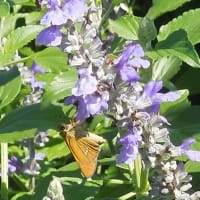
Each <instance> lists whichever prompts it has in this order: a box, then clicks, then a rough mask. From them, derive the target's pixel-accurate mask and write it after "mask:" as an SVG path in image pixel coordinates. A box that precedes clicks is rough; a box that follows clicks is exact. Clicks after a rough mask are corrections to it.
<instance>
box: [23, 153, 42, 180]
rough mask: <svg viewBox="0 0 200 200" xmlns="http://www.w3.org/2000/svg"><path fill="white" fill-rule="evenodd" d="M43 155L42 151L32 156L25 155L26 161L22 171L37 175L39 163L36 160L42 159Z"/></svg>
mask: <svg viewBox="0 0 200 200" xmlns="http://www.w3.org/2000/svg"><path fill="white" fill-rule="evenodd" d="M44 157H45V154H44V153H37V154H35V157H34V158H31V157H30V158H29V157H27V158H26V161H25V163H24V165H23V172H24V173H25V174H29V175H33V176H35V175H38V174H39V173H40V172H39V170H40V165H39V163H38V162H37V160H43V159H44Z"/></svg>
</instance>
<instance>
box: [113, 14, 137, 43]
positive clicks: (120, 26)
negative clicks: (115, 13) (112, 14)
mask: <svg viewBox="0 0 200 200" xmlns="http://www.w3.org/2000/svg"><path fill="white" fill-rule="evenodd" d="M139 22H140V18H139V17H136V16H123V17H120V18H118V19H117V20H115V21H114V20H111V19H110V20H109V29H110V30H111V31H112V32H114V33H117V34H118V36H119V37H122V38H124V39H127V40H138V28H139Z"/></svg>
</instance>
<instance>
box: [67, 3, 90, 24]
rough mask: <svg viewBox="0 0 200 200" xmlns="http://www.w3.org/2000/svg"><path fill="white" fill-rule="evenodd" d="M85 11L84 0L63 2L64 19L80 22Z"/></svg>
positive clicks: (86, 8)
mask: <svg viewBox="0 0 200 200" xmlns="http://www.w3.org/2000/svg"><path fill="white" fill-rule="evenodd" d="M87 10H88V7H87V6H86V5H85V0H65V5H64V6H63V11H64V13H65V17H66V18H67V19H70V20H72V21H73V22H76V21H80V20H82V19H83V16H84V14H85V12H86V11H87Z"/></svg>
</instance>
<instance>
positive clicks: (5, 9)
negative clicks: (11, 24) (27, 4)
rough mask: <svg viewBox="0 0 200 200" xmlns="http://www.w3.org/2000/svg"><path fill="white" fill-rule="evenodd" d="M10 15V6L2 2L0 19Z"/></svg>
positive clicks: (0, 3)
mask: <svg viewBox="0 0 200 200" xmlns="http://www.w3.org/2000/svg"><path fill="white" fill-rule="evenodd" d="M9 13H10V5H9V4H8V3H7V2H4V1H0V17H5V16H7V15H8V14H9Z"/></svg>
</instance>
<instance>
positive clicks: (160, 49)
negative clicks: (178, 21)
mask: <svg viewBox="0 0 200 200" xmlns="http://www.w3.org/2000/svg"><path fill="white" fill-rule="evenodd" d="M156 51H157V53H158V54H159V55H160V56H177V57H178V58H180V59H181V60H183V61H184V62H186V63H187V64H188V65H190V66H192V67H200V62H199V57H198V54H197V52H196V51H195V49H194V47H193V46H192V44H191V43H190V41H189V40H188V38H187V33H186V32H185V31H183V30H179V31H175V32H173V33H172V34H170V35H169V36H168V37H167V38H166V39H165V40H163V41H160V42H158V43H157V45H156Z"/></svg>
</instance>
